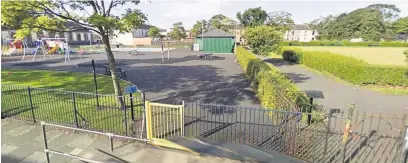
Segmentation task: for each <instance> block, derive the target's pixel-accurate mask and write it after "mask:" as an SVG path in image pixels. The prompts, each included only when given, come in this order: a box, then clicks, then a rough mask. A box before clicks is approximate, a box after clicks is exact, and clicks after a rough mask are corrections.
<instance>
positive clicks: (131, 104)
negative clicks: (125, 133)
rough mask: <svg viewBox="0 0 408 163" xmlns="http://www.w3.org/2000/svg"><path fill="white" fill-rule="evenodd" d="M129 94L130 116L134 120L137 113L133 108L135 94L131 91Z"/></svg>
mask: <svg viewBox="0 0 408 163" xmlns="http://www.w3.org/2000/svg"><path fill="white" fill-rule="evenodd" d="M129 96H130V116H131V118H132V121H134V120H135V115H134V113H133V111H134V110H133V95H132V93H130V94H129Z"/></svg>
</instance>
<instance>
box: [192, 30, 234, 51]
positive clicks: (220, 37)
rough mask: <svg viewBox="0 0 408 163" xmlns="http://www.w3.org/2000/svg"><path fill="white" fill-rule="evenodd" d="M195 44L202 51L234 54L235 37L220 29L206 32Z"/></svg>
mask: <svg viewBox="0 0 408 163" xmlns="http://www.w3.org/2000/svg"><path fill="white" fill-rule="evenodd" d="M195 43H196V44H199V46H200V50H202V51H204V52H209V53H233V51H234V43H235V36H234V35H231V34H229V33H227V32H224V31H222V30H220V29H214V30H211V31H208V32H205V33H204V34H203V36H201V35H198V36H197V37H196V40H195ZM203 44H204V46H203Z"/></svg>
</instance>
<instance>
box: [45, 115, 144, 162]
mask: <svg viewBox="0 0 408 163" xmlns="http://www.w3.org/2000/svg"><path fill="white" fill-rule="evenodd" d="M45 126H53V127H59V128H65V129H70V130H76V131H83V132H88V133H93V134H99V135H105V136H108V137H109V141H110V149H111V151H112V152H113V138H114V137H117V138H124V139H132V140H136V141H142V142H148V141H152V140H148V139H140V138H133V137H128V136H122V135H115V134H113V133H104V132H98V131H91V130H86V129H81V128H75V127H69V126H63V125H58V124H53V123H47V122H44V121H41V128H42V133H43V138H44V153H45V156H46V159H47V163H50V157H49V153H53V154H59V155H63V156H68V157H72V158H75V159H79V160H81V161H86V162H92V163H102V162H100V161H94V160H89V159H86V158H83V157H79V156H76V155H71V154H68V153H63V152H58V151H54V150H51V149H48V142H47V134H46V131H45Z"/></svg>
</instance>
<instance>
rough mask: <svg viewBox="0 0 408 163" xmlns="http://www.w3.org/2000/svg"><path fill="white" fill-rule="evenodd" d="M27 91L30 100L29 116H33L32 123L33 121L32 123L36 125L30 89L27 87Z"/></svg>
mask: <svg viewBox="0 0 408 163" xmlns="http://www.w3.org/2000/svg"><path fill="white" fill-rule="evenodd" d="M27 89H28V97H29V98H30V109H31V115H32V116H33V121H34V123H36V120H35V115H34V106H33V99H32V96H31V88H30V87H27Z"/></svg>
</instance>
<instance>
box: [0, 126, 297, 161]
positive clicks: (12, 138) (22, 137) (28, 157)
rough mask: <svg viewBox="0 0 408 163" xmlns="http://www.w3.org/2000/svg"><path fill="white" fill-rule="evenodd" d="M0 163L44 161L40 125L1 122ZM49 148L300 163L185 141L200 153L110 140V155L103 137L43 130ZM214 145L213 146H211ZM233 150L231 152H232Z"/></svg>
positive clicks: (136, 156)
mask: <svg viewBox="0 0 408 163" xmlns="http://www.w3.org/2000/svg"><path fill="white" fill-rule="evenodd" d="M1 130H2V132H1V143H2V144H1V162H7V163H34V162H45V154H44V152H43V149H44V143H43V136H42V131H41V126H40V125H38V124H32V123H29V122H22V121H16V120H11V119H5V120H2V121H1ZM47 137H48V143H49V144H48V147H49V149H52V150H56V151H60V152H65V153H69V154H72V155H77V156H80V157H83V158H87V159H91V160H96V161H101V162H155V163H156V162H157V163H160V162H163V163H164V162H166V163H190V162H191V163H192V162H194V163H195V162H198V163H200V162H212V163H228V162H281V163H292V162H302V161H299V160H297V159H294V158H291V157H289V156H286V155H283V154H279V153H265V152H263V151H260V150H257V149H255V148H251V147H248V146H244V145H239V144H223V143H221V144H218V145H217V146H215V145H211V144H208V143H205V142H194V143H192V141H189V142H187V143H186V141H184V145H186V146H190V147H191V148H192V149H193V150H195V151H196V152H198V153H200V155H194V154H192V153H187V152H184V151H178V150H171V149H165V148H159V147H155V146H152V145H147V144H145V143H140V142H131V141H130V142H129V141H123V140H118V139H114V152H111V151H110V148H109V141H108V139H107V138H106V136H97V135H92V134H84V133H78V132H73V131H71V130H61V129H56V128H50V127H47ZM214 144H215V143H214ZM234 149H235V150H236V151H233V150H234ZM50 161H51V162H58V163H64V162H69V163H77V162H78V163H79V162H80V161H78V160H75V159H71V158H69V157H66V156H62V155H55V154H51V157H50Z"/></svg>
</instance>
